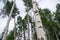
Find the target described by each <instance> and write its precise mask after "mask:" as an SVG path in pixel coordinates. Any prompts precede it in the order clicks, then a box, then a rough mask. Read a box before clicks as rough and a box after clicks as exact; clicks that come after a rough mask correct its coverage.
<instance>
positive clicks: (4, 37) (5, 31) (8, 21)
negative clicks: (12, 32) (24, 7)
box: [2, 0, 15, 40]
mask: <svg viewBox="0 0 60 40" xmlns="http://www.w3.org/2000/svg"><path fill="white" fill-rule="evenodd" d="M14 5H15V0H14V3H13V6H12V8H11V11H10V15H9V18H8V20H7V24H6V27H5V30H4V35H3V38H2V40H6V37H7V34H8V27H9V23H10V20H11V15H12V12H13V9H14Z"/></svg>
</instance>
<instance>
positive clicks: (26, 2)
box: [23, 0, 32, 10]
mask: <svg viewBox="0 0 60 40" xmlns="http://www.w3.org/2000/svg"><path fill="white" fill-rule="evenodd" d="M23 2H24V5H25V6H26V7H27V8H28V10H30V9H31V8H32V0H23Z"/></svg>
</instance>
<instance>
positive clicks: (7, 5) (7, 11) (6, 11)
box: [2, 0, 17, 40]
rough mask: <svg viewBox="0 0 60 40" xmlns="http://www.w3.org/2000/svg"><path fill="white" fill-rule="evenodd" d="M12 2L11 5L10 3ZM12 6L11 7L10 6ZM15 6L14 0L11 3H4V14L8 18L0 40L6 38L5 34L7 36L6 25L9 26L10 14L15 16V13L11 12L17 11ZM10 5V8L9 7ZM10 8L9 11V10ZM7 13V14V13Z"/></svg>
mask: <svg viewBox="0 0 60 40" xmlns="http://www.w3.org/2000/svg"><path fill="white" fill-rule="evenodd" d="M12 4H13V5H12ZM11 6H12V7H11ZM14 6H15V0H14V2H12V3H10V2H9V1H8V2H7V4H6V6H5V8H6V10H5V12H4V14H5V15H6V14H7V15H8V16H9V19H8V21H7V24H6V27H5V32H4V36H3V39H2V40H6V36H7V33H8V26H9V22H10V20H11V16H12V17H13V18H14V17H15V16H16V14H12V13H17V8H16V6H15V7H14ZM9 7H10V8H9ZM10 10H11V11H10ZM9 12H10V13H9ZM8 13H9V14H8Z"/></svg>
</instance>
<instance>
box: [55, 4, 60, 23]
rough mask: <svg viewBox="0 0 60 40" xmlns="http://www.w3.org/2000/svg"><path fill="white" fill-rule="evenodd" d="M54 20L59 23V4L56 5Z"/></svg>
mask: <svg viewBox="0 0 60 40" xmlns="http://www.w3.org/2000/svg"><path fill="white" fill-rule="evenodd" d="M55 20H56V21H58V22H59V23H60V4H57V6H56V12H55Z"/></svg>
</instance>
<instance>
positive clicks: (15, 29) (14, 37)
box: [14, 17, 16, 40]
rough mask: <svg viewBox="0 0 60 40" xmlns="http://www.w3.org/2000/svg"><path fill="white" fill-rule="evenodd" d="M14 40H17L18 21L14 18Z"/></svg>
mask: <svg viewBox="0 0 60 40" xmlns="http://www.w3.org/2000/svg"><path fill="white" fill-rule="evenodd" d="M14 40H16V19H15V17H14Z"/></svg>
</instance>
